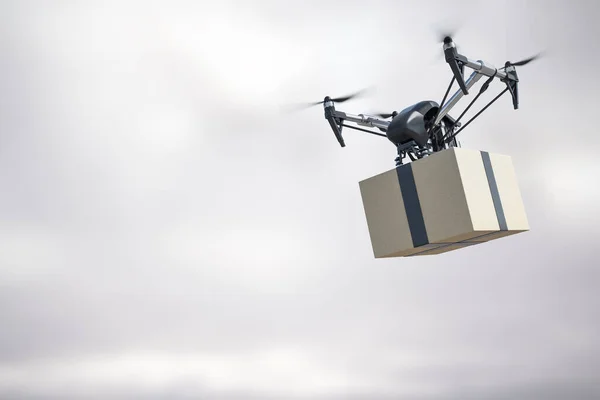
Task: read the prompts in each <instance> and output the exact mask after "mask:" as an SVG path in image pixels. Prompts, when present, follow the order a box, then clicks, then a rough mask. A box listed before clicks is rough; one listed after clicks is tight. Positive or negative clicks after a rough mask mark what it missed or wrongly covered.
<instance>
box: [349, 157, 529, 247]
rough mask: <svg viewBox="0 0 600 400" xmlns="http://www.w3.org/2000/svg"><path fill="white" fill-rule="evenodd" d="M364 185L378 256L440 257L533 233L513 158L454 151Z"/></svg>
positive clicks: (370, 228) (370, 224) (410, 165)
mask: <svg viewBox="0 0 600 400" xmlns="http://www.w3.org/2000/svg"><path fill="white" fill-rule="evenodd" d="M359 186H360V191H361V196H362V200H363V206H364V209H365V214H366V218H367V225H368V228H369V235H370V237H371V244H372V246H373V253H374V255H375V258H384V257H406V256H415V255H433V254H441V253H445V252H448V251H453V250H457V249H461V248H464V247H467V246H472V245H476V244H480V243H483V242H487V241H490V240H494V239H498V238H501V237H505V236H508V235H513V234H516V233H520V232H525V231H528V230H529V223H528V221H527V215H526V213H525V207H524V205H523V200H522V198H521V192H520V190H519V185H518V182H517V177H516V175H515V171H514V168H513V164H512V160H511V158H510V157H509V156H505V155H499V154H490V153H487V152H483V151H478V150H472V149H463V148H449V149H446V150H442V151H440V152H437V153H434V154H432V155H430V156H427V157H425V158H422V159H420V160H417V161H413V162H411V163H408V164H404V165H402V166H399V167H397V168H395V169H392V170H390V171H387V172H384V173H382V174H379V175H376V176H373V177H371V178H369V179H366V180H364V181H362V182H360V183H359Z"/></svg>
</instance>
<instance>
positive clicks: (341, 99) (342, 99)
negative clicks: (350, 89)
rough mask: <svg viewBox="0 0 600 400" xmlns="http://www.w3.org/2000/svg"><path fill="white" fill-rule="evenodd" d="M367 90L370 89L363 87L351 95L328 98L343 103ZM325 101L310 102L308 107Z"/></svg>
mask: <svg viewBox="0 0 600 400" xmlns="http://www.w3.org/2000/svg"><path fill="white" fill-rule="evenodd" d="M367 91H368V89H363V90H359V91H358V92H355V93H352V94H349V95H347V96H344V97H336V98H333V99H332V98H329V99H328V100H329V101H332V102H334V103H343V102H345V101H348V100H351V99H354V98H356V97H360V96H362V95H364V94H365V93H366V92H367ZM324 102H325V100H321V101H317V102H314V103H309V104H307V105H306V106H307V107H312V106H317V105H319V104H323V103H324Z"/></svg>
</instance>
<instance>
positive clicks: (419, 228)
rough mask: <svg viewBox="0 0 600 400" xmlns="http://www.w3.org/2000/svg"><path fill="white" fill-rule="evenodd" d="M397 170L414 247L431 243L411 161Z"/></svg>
mask: <svg viewBox="0 0 600 400" xmlns="http://www.w3.org/2000/svg"><path fill="white" fill-rule="evenodd" d="M396 172H397V173H398V182H399V183H400V191H401V192H402V200H403V201H404V210H405V211H406V218H407V219H408V227H409V228H410V235H411V236H412V241H413V247H419V246H423V245H426V244H429V238H428V237H427V230H426V229H425V220H424V219H423V211H422V210H421V202H420V201H419V194H418V192H417V184H416V183H415V177H414V175H413V170H412V165H411V164H410V163H409V164H405V165H401V166H399V167H397V168H396Z"/></svg>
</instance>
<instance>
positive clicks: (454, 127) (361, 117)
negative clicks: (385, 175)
mask: <svg viewBox="0 0 600 400" xmlns="http://www.w3.org/2000/svg"><path fill="white" fill-rule="evenodd" d="M443 50H444V57H445V61H446V63H448V65H449V66H450V69H451V71H452V74H453V76H452V80H451V81H450V84H449V85H448V89H447V90H446V93H445V94H444V97H443V99H442V101H441V103H440V104H438V103H437V102H435V101H431V100H425V101H420V102H418V103H416V104H413V105H411V106H409V107H407V108H405V109H403V110H402V111H400V112H396V111H394V112H392V113H377V114H372V115H367V114H358V115H353V114H349V113H346V112H343V111H339V110H336V108H335V104H336V103H343V102H345V101H348V100H350V99H352V98H354V97H356V96H358V95H359V94H360V92H359V93H355V94H352V95H349V96H345V97H339V98H331V97H329V96H326V97H325V99H324V100H323V101H319V102H316V103H311V104H310V105H311V106H315V105H319V104H323V107H324V110H325V119H326V120H327V121H328V122H329V125H330V126H331V129H332V130H333V133H334V135H335V137H336V139H337V141H338V142H339V144H340V146H342V147H345V146H346V144H345V142H344V138H343V136H342V129H343V128H344V127H346V128H350V129H355V130H359V131H363V132H367V133H371V134H374V135H378V136H383V137H387V138H388V140H389V141H390V142H392V143H393V144H394V145H395V146H396V148H397V150H398V157H397V158H396V159H395V162H396V166H400V165H402V164H403V162H404V160H405V159H406V157H409V158H410V160H411V161H416V160H418V159H421V158H423V157H427V156H429V155H431V154H433V153H435V152H438V151H441V150H444V149H447V148H450V147H459V146H460V145H459V143H458V141H457V140H456V136H457V135H458V134H459V133H460V132H462V131H463V129H465V128H466V127H467V126H468V125H469V124H470V123H471V122H472V121H473V120H474V119H475V118H477V117H478V116H479V115H481V113H483V112H484V111H485V110H486V109H487V108H488V107H489V106H491V105H492V104H493V103H494V102H496V100H498V99H499V98H500V97H501V96H502V95H503V94H504V93H506V92H509V93H510V95H511V97H512V103H513V107H514V109H515V110H517V109H518V108H519V86H518V84H519V78H518V76H517V71H516V67H519V66H523V65H526V64H528V63H530V62H531V61H533V60H535V59H536V58H538V57H539V56H533V57H530V58H527V59H525V60H521V61H518V62H510V61H507V62H506V63H505V64H504V67H502V68H496V67H494V66H493V65H491V64H489V63H486V62H485V61H482V60H476V61H475V60H472V59H470V58H468V57H466V56H464V55H462V54H459V53H458V50H457V46H456V44H455V43H454V41H453V39H452V37H450V36H449V35H445V37H444V39H443ZM465 67H467V68H470V69H471V70H473V72H472V73H471V75H470V76H469V77H468V78H467V79H465V78H464V76H465V73H464V72H465ZM482 77H487V80H486V81H485V82H484V83H483V85H482V86H481V88H480V89H479V92H478V93H477V94H476V95H475V97H474V98H473V100H472V101H471V103H470V104H469V105H468V106H467V107H466V108H465V110H464V111H463V112H462V113H461V114H460V115H459V117H458V118H452V117H451V116H450V115H449V112H450V110H451V109H452V108H453V107H454V106H456V104H457V103H458V102H459V101H460V100H461V99H462V98H463V96H466V95H468V94H469V90H470V89H471V88H472V87H473V85H475V83H477V82H478V81H479V80H480V79H481V78H482ZM494 79H498V80H500V81H501V82H503V83H504V84H505V85H506V87H505V89H504V90H503V91H502V92H501V93H500V94H498V95H497V96H496V97H494V99H492V100H491V101H490V102H489V103H488V104H487V105H486V106H484V107H483V108H482V109H481V110H480V111H479V112H478V113H477V114H475V116H473V117H472V118H471V119H470V120H468V121H467V122H466V123H465V124H464V125H463V124H462V123H461V119H462V118H463V116H464V115H465V113H466V112H467V111H468V110H469V109H470V108H471V106H472V105H473V104H474V103H475V102H476V101H477V99H478V98H479V97H480V96H481V95H482V94H483V93H484V92H485V91H486V90H487V89H488V88H489V86H490V84H491V83H492V82H493V80H494ZM455 82H457V83H458V86H459V89H458V90H457V91H456V92H455V93H454V94H453V95H452V96H451V97H450V98H449V99H448V94H449V93H450V90H451V89H452V86H453V85H454V83H455ZM446 100H447V101H446ZM347 122H352V123H354V124H355V125H349V124H347ZM356 125H357V126H356ZM360 126H363V127H370V128H375V129H378V131H375V130H369V129H364V128H361V127H360Z"/></svg>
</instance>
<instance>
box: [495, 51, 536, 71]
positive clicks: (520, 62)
mask: <svg viewBox="0 0 600 400" xmlns="http://www.w3.org/2000/svg"><path fill="white" fill-rule="evenodd" d="M541 56H542V55H541V54H536V55H535V56H533V57H529V58H526V59H524V60H521V61H517V62H510V61H507V62H506V64H505V65H504V67H502V68H500V69H506V68H507V67H509V66H515V67H520V66H523V65H527V64H529V63H530V62H532V61H534V60H537V59H538V58H540V57H541Z"/></svg>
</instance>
